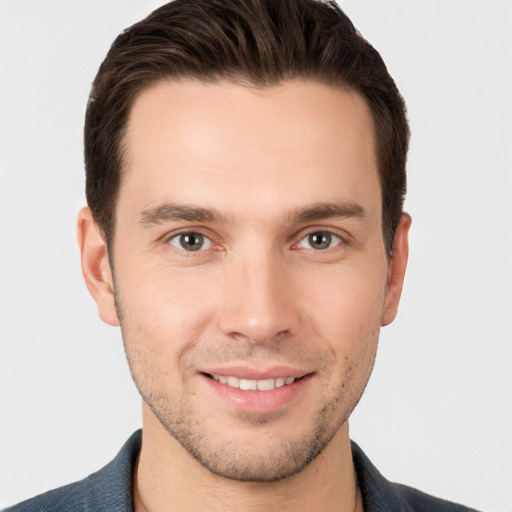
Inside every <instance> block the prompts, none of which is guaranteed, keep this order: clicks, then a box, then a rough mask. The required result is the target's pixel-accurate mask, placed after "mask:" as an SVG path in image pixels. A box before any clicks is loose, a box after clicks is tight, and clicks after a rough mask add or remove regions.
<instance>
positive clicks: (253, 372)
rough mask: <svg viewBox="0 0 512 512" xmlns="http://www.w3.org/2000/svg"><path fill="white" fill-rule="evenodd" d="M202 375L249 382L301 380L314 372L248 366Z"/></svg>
mask: <svg viewBox="0 0 512 512" xmlns="http://www.w3.org/2000/svg"><path fill="white" fill-rule="evenodd" d="M201 373H206V374H209V375H223V376H226V377H238V378H239V379H247V380H265V379H277V378H279V377H294V378H295V379H300V378H301V377H304V376H305V375H307V374H309V373H312V372H310V371H308V370H304V369H301V368H296V367H292V366H273V367H271V368H266V369H263V368H251V367H248V366H215V367H209V368H207V369H203V370H201Z"/></svg>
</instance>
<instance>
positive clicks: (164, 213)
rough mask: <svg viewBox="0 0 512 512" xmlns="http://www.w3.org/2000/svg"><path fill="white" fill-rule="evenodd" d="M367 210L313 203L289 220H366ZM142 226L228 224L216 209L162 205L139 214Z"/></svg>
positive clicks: (350, 205)
mask: <svg viewBox="0 0 512 512" xmlns="http://www.w3.org/2000/svg"><path fill="white" fill-rule="evenodd" d="M365 216H366V212H365V209H364V208H363V207H362V206H361V205H360V204H358V203H354V202H352V201H348V202H336V203H324V202H322V203H313V204H310V205H307V206H304V207H303V208H299V209H297V210H293V211H292V212H291V213H290V214H289V215H288V218H289V219H290V220H291V221H292V222H296V223H302V222H311V221H317V220H322V219H332V218H338V217H342V218H348V217H356V218H364V217H365ZM139 217H140V220H139V223H140V224H141V225H142V226H150V225H154V224H163V223H165V222H170V221H186V222H210V223H212V222H226V217H225V216H224V215H222V214H221V213H220V212H218V211H217V210H215V209H212V208H201V207H197V206H189V205H176V204H170V203H166V204H162V205H160V206H156V207H154V208H149V209H147V210H143V211H142V212H140V213H139Z"/></svg>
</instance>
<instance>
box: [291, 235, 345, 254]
mask: <svg viewBox="0 0 512 512" xmlns="http://www.w3.org/2000/svg"><path fill="white" fill-rule="evenodd" d="M340 243H341V238H340V237H339V236H338V235H334V234H333V233H329V232H328V231H317V232H316V233H311V234H309V235H308V236H306V237H304V238H303V239H302V240H301V241H300V244H299V245H300V247H303V248H305V249H314V250H316V251H323V250H325V249H330V248H331V247H335V246H336V245H339V244H340Z"/></svg>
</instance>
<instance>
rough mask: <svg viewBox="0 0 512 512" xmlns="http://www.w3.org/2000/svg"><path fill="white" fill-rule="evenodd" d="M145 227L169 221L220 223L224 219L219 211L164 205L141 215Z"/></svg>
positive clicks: (141, 221) (141, 222)
mask: <svg viewBox="0 0 512 512" xmlns="http://www.w3.org/2000/svg"><path fill="white" fill-rule="evenodd" d="M139 217H140V221H139V223H140V224H142V225H143V226H149V225H152V224H163V223H164V222H169V221H179V220H182V221H188V222H219V221H221V220H223V219H224V217H223V215H221V214H220V213H219V212H218V211H217V210H214V209H211V208H200V207H196V206H188V205H176V204H162V205H160V206H156V207H155V208H150V209H148V210H144V211H142V212H140V213H139Z"/></svg>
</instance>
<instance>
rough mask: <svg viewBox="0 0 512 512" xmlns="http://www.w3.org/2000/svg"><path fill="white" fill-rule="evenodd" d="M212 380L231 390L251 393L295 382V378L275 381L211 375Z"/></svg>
mask: <svg viewBox="0 0 512 512" xmlns="http://www.w3.org/2000/svg"><path fill="white" fill-rule="evenodd" d="M211 377H212V379H214V380H216V381H218V382H220V383H221V384H227V385H228V386H231V387H232V388H239V389H243V390H253V391H256V390H258V391H271V390H273V389H274V388H281V387H283V386H285V385H287V384H292V383H293V382H295V377H278V378H277V379H261V380H251V379H239V378H238V377H231V376H225V375H211Z"/></svg>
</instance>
